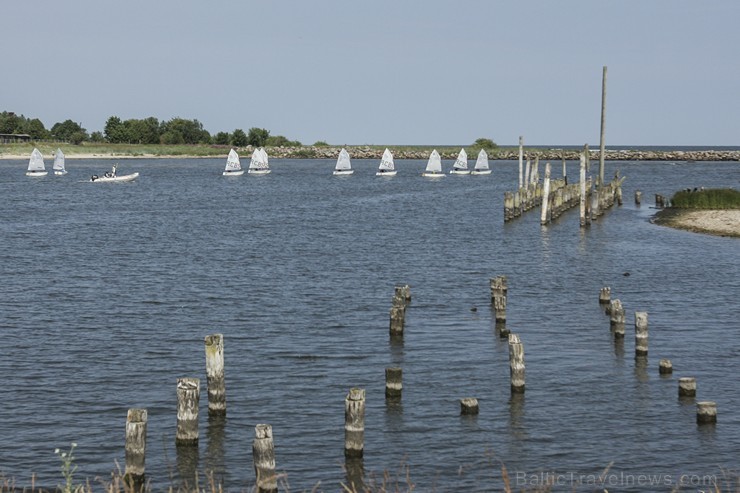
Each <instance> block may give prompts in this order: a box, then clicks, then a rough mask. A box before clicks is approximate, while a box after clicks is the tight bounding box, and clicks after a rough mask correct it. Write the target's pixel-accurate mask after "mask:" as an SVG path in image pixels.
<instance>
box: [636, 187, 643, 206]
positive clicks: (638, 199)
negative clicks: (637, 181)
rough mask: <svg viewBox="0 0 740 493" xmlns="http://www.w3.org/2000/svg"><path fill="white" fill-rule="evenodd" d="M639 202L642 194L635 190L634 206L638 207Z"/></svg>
mask: <svg viewBox="0 0 740 493" xmlns="http://www.w3.org/2000/svg"><path fill="white" fill-rule="evenodd" d="M640 202H642V192H641V191H639V190H635V204H637V205H640Z"/></svg>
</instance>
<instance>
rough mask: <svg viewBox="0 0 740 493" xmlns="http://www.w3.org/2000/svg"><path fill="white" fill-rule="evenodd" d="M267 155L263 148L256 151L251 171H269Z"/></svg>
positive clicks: (250, 165) (250, 164)
mask: <svg viewBox="0 0 740 493" xmlns="http://www.w3.org/2000/svg"><path fill="white" fill-rule="evenodd" d="M268 168H269V164H268V158H267V153H266V152H265V150H264V149H263V148H261V147H260V148H259V149H255V150H254V152H253V153H252V160H251V161H250V162H249V169H259V170H263V169H268Z"/></svg>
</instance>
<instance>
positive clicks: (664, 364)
mask: <svg viewBox="0 0 740 493" xmlns="http://www.w3.org/2000/svg"><path fill="white" fill-rule="evenodd" d="M658 373H659V374H661V375H670V374H671V373H673V364H672V363H671V360H669V359H662V360H660V363H659V364H658Z"/></svg>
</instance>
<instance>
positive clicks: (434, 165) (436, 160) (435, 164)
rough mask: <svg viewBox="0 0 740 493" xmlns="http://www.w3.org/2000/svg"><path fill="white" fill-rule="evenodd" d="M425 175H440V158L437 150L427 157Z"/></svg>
mask: <svg viewBox="0 0 740 493" xmlns="http://www.w3.org/2000/svg"><path fill="white" fill-rule="evenodd" d="M426 172H427V173H441V172H442V158H441V157H440V155H439V153H438V152H437V149H434V150H433V151H432V153H431V154H430V155H429V161H427V169H426Z"/></svg>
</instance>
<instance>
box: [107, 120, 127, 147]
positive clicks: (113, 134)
mask: <svg viewBox="0 0 740 493" xmlns="http://www.w3.org/2000/svg"><path fill="white" fill-rule="evenodd" d="M103 132H105V139H106V140H107V141H108V142H110V143H112V144H121V143H124V142H128V141H129V139H128V135H127V134H126V126H125V125H124V124H123V122H122V121H121V119H120V118H118V117H117V116H111V117H110V118H108V121H106V122H105V128H104V129H103Z"/></svg>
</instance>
